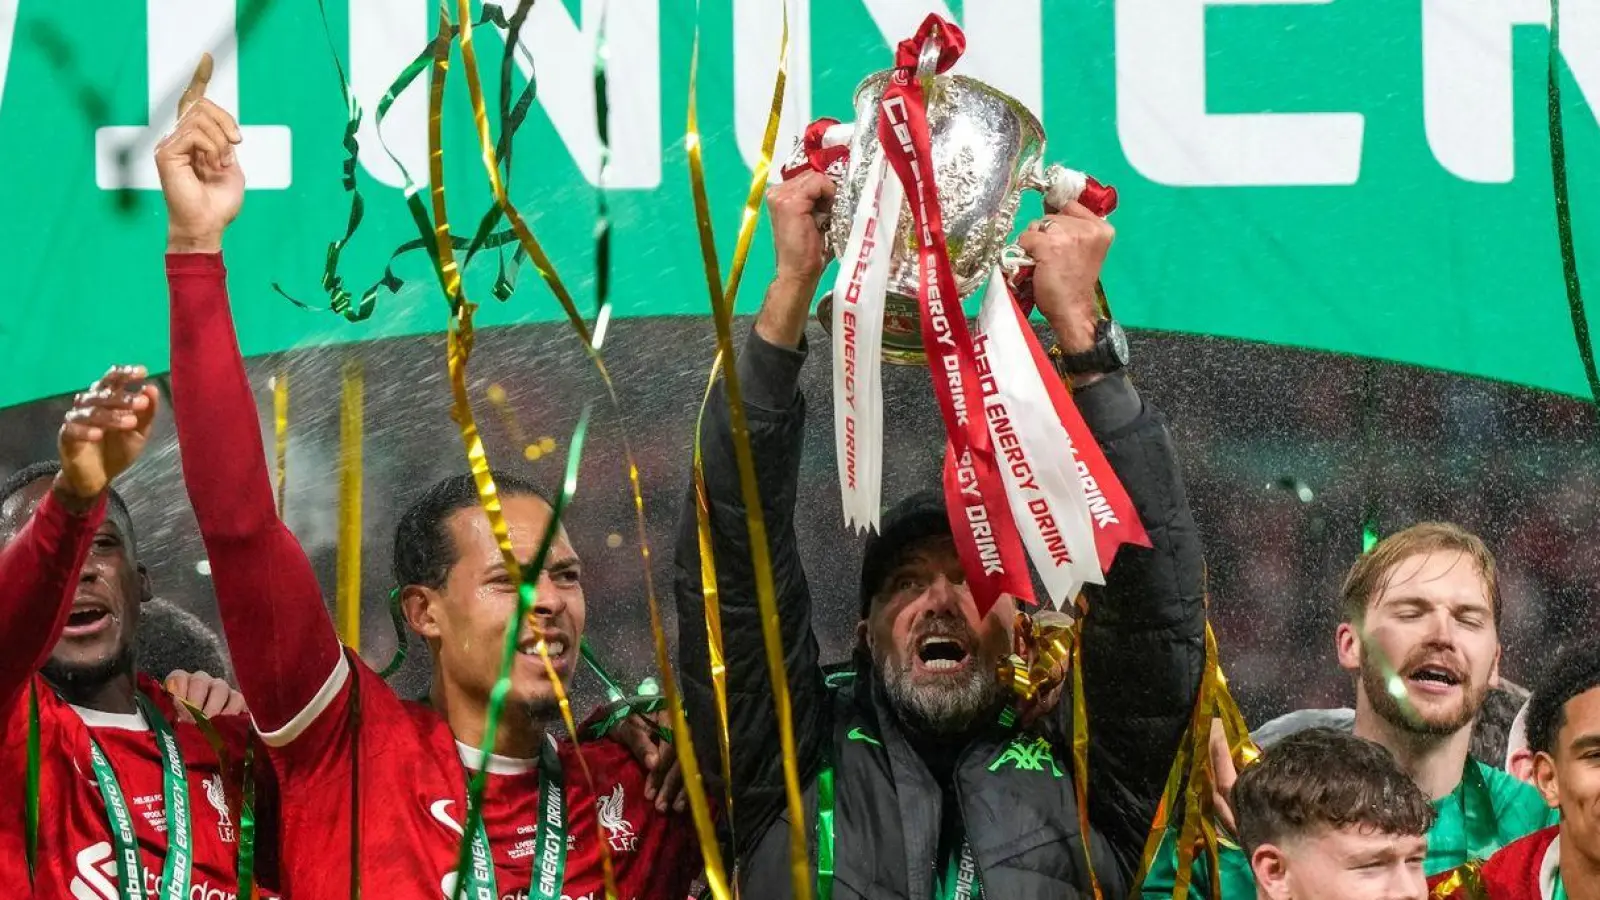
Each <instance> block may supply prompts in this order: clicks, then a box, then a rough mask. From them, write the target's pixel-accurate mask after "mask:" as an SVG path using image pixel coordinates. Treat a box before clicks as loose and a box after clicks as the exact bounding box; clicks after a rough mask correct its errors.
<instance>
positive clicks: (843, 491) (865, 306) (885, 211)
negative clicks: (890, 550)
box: [833, 153, 905, 531]
mask: <svg viewBox="0 0 1600 900" xmlns="http://www.w3.org/2000/svg"><path fill="white" fill-rule="evenodd" d="M865 165H867V166H868V169H867V176H866V181H865V182H863V184H862V186H861V195H860V197H859V198H857V200H856V210H855V217H854V219H852V222H851V226H850V240H849V243H848V244H847V245H846V247H845V251H844V255H843V256H841V257H840V259H839V277H838V280H837V281H836V282H835V283H834V287H833V436H834V447H835V452H836V456H837V458H838V461H839V491H840V496H841V498H842V499H843V504H844V523H845V527H847V528H853V529H855V530H857V531H860V530H862V529H867V530H876V529H877V527H878V511H879V507H880V505H881V502H882V490H881V488H882V473H883V382H882V377H881V372H880V366H881V364H882V362H881V351H882V348H883V308H884V295H885V291H886V288H887V286H888V282H889V265H890V261H891V257H892V255H893V251H894V230H895V226H896V225H897V224H898V222H899V214H900V204H901V201H902V200H903V199H904V196H905V192H904V189H903V188H902V187H901V185H900V182H899V180H898V179H896V178H892V177H891V178H885V177H884V175H885V174H886V171H887V164H886V163H885V161H884V158H883V154H882V153H878V154H876V155H874V156H873V158H872V159H870V160H868V161H866V162H865Z"/></svg>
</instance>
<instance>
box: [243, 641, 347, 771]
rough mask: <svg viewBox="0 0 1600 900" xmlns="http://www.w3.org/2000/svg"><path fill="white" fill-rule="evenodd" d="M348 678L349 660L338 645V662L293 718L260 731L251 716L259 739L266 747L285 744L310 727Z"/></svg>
mask: <svg viewBox="0 0 1600 900" xmlns="http://www.w3.org/2000/svg"><path fill="white" fill-rule="evenodd" d="M349 678H350V661H349V660H348V659H347V658H345V655H344V648H343V647H340V648H339V663H338V664H337V665H335V666H334V667H333V671H332V672H330V673H329V674H328V680H327V681H324V682H323V683H322V687H321V688H319V689H318V690H317V694H316V696H315V697H312V698H311V702H310V703H307V704H306V708H305V709H302V710H300V711H299V712H298V713H295V716H294V718H292V719H290V720H289V722H288V724H286V725H284V726H283V727H282V728H279V729H278V730H277V731H262V730H261V725H260V724H259V723H256V722H255V717H254V716H252V717H251V722H252V724H255V726H256V733H257V734H259V735H261V740H262V741H263V742H264V743H265V744H266V745H267V746H268V747H282V746H285V745H287V744H288V743H290V742H291V741H293V740H294V739H295V738H297V737H299V736H300V735H301V734H303V733H304V732H305V730H306V729H307V728H310V727H311V723H312V722H315V721H316V720H317V717H318V716H320V715H322V714H323V713H324V712H326V711H327V709H328V707H329V706H332V705H333V700H334V698H335V697H337V696H339V691H340V689H342V688H343V687H344V683H345V682H346V681H348V680H349Z"/></svg>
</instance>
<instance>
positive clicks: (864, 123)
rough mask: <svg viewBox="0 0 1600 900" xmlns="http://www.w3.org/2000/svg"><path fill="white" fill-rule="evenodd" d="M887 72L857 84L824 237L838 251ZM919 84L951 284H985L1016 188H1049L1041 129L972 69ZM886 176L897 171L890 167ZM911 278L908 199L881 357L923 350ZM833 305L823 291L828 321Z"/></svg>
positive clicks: (969, 287) (873, 148)
mask: <svg viewBox="0 0 1600 900" xmlns="http://www.w3.org/2000/svg"><path fill="white" fill-rule="evenodd" d="M890 74H891V73H890V72H889V71H882V72H878V73H876V74H873V75H870V76H868V77H867V78H866V79H865V80H864V81H862V82H861V84H860V86H858V87H857V88H856V94H855V111H856V124H855V127H854V130H853V133H852V135H851V138H850V164H849V168H848V169H847V170H846V173H845V176H844V180H843V182H842V183H841V184H840V185H839V190H838V192H837V193H836V195H835V198H834V204H833V211H832V214H831V215H830V217H829V223H828V228H827V233H826V235H825V238H824V240H825V242H826V244H827V246H828V250H829V251H830V252H831V253H832V254H833V255H834V256H835V257H838V256H840V255H841V254H842V253H843V252H844V249H845V245H846V244H847V243H848V242H849V240H850V226H851V221H852V218H853V216H854V214H855V209H856V204H857V202H858V200H859V199H860V196H861V189H862V186H863V184H864V183H865V182H866V179H867V171H868V166H867V163H869V162H871V161H872V160H874V159H875V158H876V156H877V154H879V153H882V152H883V149H882V147H880V146H879V143H878V105H879V102H880V101H881V100H882V98H883V92H884V89H885V88H886V87H887V85H888V83H889V77H890ZM924 84H926V85H928V93H927V97H928V106H927V109H928V130H929V134H930V136H931V139H932V145H933V164H934V173H935V174H934V180H935V182H936V188H937V192H938V197H939V206H940V208H941V210H942V211H943V217H944V232H945V242H946V246H947V247H948V249H949V253H950V265H951V269H952V270H953V271H954V274H955V278H956V286H957V290H958V291H959V292H960V294H961V297H962V298H963V299H965V298H967V297H969V296H971V295H972V294H973V293H975V292H976V291H977V290H978V288H979V287H981V286H982V285H983V283H984V281H985V280H986V279H987V278H988V277H989V275H990V273H991V272H992V271H993V269H994V265H995V263H996V262H998V261H999V260H1000V258H1001V254H1002V253H1003V252H1004V251H1005V249H1006V243H1007V241H1006V239H1007V237H1008V236H1009V235H1010V233H1011V228H1012V225H1013V223H1014V222H1015V220H1016V214H1017V206H1018V204H1019V203H1020V202H1021V200H1022V192H1023V191H1024V190H1028V189H1032V190H1039V191H1046V190H1048V189H1049V188H1050V182H1049V179H1048V178H1047V173H1045V172H1044V171H1043V169H1042V165H1041V159H1042V157H1043V154H1044V128H1043V127H1042V126H1040V124H1039V120H1038V118H1036V117H1035V116H1034V115H1033V113H1031V112H1029V111H1028V108H1027V107H1025V106H1023V105H1022V104H1021V103H1020V102H1018V101H1017V100H1016V99H1015V98H1013V97H1011V96H1010V95H1008V94H1005V93H1003V92H1001V91H999V90H996V89H995V88H993V87H990V86H989V85H987V84H984V83H983V82H981V81H978V80H977V79H975V78H969V77H967V76H964V75H939V76H936V77H932V78H930V79H927V80H926V81H925V82H924ZM1052 168H1055V167H1052ZM886 177H890V178H892V177H895V176H894V174H893V172H892V171H891V172H890V173H888V175H887V176H886ZM918 278H919V273H918V267H917V238H916V232H915V229H914V225H913V222H912V218H911V207H910V201H909V198H908V199H907V200H905V201H903V202H902V203H901V206H900V215H899V220H898V225H897V226H896V229H895V234H894V250H893V251H892V254H891V262H890V268H889V280H888V297H887V298H886V300H885V315H884V329H883V359H884V361H885V362H889V363H896V364H919V363H922V362H923V361H924V360H925V359H926V357H925V355H924V354H923V352H922V331H921V326H920V324H919V309H918V302H917V291H918ZM832 305H833V297H832V294H831V293H830V294H829V295H827V296H824V297H823V299H822V302H821V303H820V304H819V305H818V308H817V316H818V318H819V319H821V320H822V322H823V323H824V325H825V327H828V326H831V324H832Z"/></svg>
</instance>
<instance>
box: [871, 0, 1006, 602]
mask: <svg viewBox="0 0 1600 900" xmlns="http://www.w3.org/2000/svg"><path fill="white" fill-rule="evenodd" d="M930 39H936V40H938V41H939V44H938V46H939V51H940V52H939V61H938V65H937V67H936V68H937V71H940V72H943V71H945V70H946V69H948V68H949V67H950V66H952V65H954V64H955V61H956V60H957V59H959V58H960V56H961V53H962V51H963V49H964V48H965V45H966V38H965V36H964V35H962V33H961V30H960V29H959V28H957V27H956V26H955V25H953V24H951V23H949V22H946V21H945V20H943V19H941V18H939V17H938V16H936V15H930V16H928V18H927V19H926V20H924V21H923V23H922V27H921V28H919V29H918V30H917V34H916V36H915V37H913V38H911V39H910V40H906V41H902V42H901V43H900V45H899V47H898V48H897V49H896V52H895V70H894V73H893V75H892V76H891V77H890V79H889V84H888V86H887V88H886V89H885V90H884V93H883V98H882V100H881V101H880V102H879V105H878V142H879V144H880V145H881V146H882V148H883V152H884V154H885V156H887V157H888V160H889V164H890V165H891V166H893V167H894V171H895V174H896V175H897V176H898V177H899V179H900V183H901V184H902V185H903V186H904V187H905V191H906V198H907V200H908V201H909V204H910V207H911V215H912V219H913V221H914V223H915V227H916V235H917V264H918V269H919V276H920V277H919V290H918V298H917V299H918V303H919V309H920V313H921V324H922V344H923V349H924V350H925V351H926V352H927V354H928V365H929V368H930V369H931V370H932V372H933V384H934V394H935V395H936V396H937V397H938V400H939V410H940V413H941V415H942V416H943V418H944V424H945V433H946V435H947V436H948V439H949V440H948V442H947V444H946V446H945V466H944V491H945V505H946V508H947V509H948V510H949V514H950V524H951V529H952V532H953V533H954V537H955V544H956V552H957V553H958V555H959V556H960V557H961V563H962V567H963V569H964V571H965V573H966V576H967V583H968V584H969V585H970V586H971V589H972V596H973V600H974V602H975V603H976V605H977V607H978V613H979V615H986V614H987V613H988V611H989V609H990V608H991V607H992V606H994V604H995V602H996V601H997V600H999V599H1000V597H1001V595H1003V594H1010V595H1011V596H1013V597H1015V598H1017V599H1019V600H1022V601H1029V602H1031V600H1032V596H1033V585H1032V581H1031V579H1030V578H1029V577H1028V571H1027V561H1026V559H1027V558H1026V555H1025V553H1024V551H1023V548H1022V541H1021V538H1020V537H1019V536H1018V534H1017V527H1016V523H1015V521H1014V520H1013V518H1012V515H1011V508H1010V504H1009V503H1008V502H1007V499H1006V491H1005V482H1004V480H1003V479H1002V478H1001V475H1000V472H999V471H998V469H997V467H996V465H995V455H994V447H993V444H992V442H991V441H990V435H989V429H988V427H987V425H986V424H985V420H984V416H983V395H982V393H981V389H980V387H979V384H978V372H977V367H976V364H975V362H974V354H973V347H972V337H971V335H970V334H968V332H967V322H966V317H965V314H964V313H963V312H962V310H961V295H960V294H959V293H958V291H957V289H956V279H955V275H954V273H953V272H952V271H951V268H950V256H949V250H948V248H947V246H946V243H945V234H944V221H943V215H942V211H941V210H940V208H939V198H938V193H937V189H936V185H935V181H934V164H933V150H932V141H931V138H930V135H929V130H928V118H927V106H926V103H927V98H926V97H924V96H923V92H922V85H921V83H920V81H919V79H918V76H917V61H918V58H919V57H920V56H921V53H922V49H923V47H924V45H925V44H926V43H927V42H928V41H929V40H930Z"/></svg>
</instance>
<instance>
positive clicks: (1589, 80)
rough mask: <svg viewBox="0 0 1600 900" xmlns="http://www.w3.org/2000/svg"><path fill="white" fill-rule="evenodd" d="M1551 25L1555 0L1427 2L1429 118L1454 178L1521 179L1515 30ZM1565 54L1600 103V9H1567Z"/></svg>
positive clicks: (1439, 155)
mask: <svg viewBox="0 0 1600 900" xmlns="http://www.w3.org/2000/svg"><path fill="white" fill-rule="evenodd" d="M1549 23H1550V0H1471V2H1470V3H1462V2H1459V0H1422V115H1423V120H1424V123H1425V126H1426V129H1427V134H1428V146H1429V147H1430V148H1431V149H1432V150H1433V155H1434V158H1436V159H1438V160H1439V165H1441V166H1444V167H1445V169H1447V170H1448V171H1449V172H1450V174H1452V175H1455V176H1456V177H1457V178H1460V179H1463V180H1465V181H1480V182H1486V183H1499V182H1507V181H1510V180H1511V179H1512V177H1513V176H1515V175H1516V169H1517V163H1516V146H1515V141H1514V137H1513V136H1514V133H1515V130H1514V128H1513V122H1514V116H1513V114H1512V98H1511V92H1512V79H1511V30H1512V29H1513V28H1514V27H1515V26H1518V25H1532V26H1540V27H1541V28H1542V27H1543V26H1547V25H1549ZM1561 49H1562V51H1563V53H1564V54H1565V56H1566V60H1567V66H1568V68H1570V69H1571V70H1572V76H1573V79H1574V80H1576V81H1577V83H1578V87H1579V89H1580V90H1581V91H1582V92H1583V94H1584V97H1585V98H1586V99H1587V100H1588V101H1589V104H1590V106H1591V107H1593V106H1595V105H1596V104H1600V4H1596V3H1568V4H1566V5H1565V6H1563V7H1562V9H1561ZM1543 55H1544V54H1543V51H1540V57H1541V59H1542V58H1543ZM1544 99H1545V97H1544V92H1543V91H1540V92H1539V94H1538V95H1537V96H1536V97H1524V98H1523V102H1524V103H1532V104H1535V105H1538V106H1540V107H1541V109H1542V107H1543V103H1544ZM1567 105H1568V106H1569V107H1570V106H1571V105H1572V101H1571V100H1568V101H1567ZM1543 115H1544V114H1543V112H1541V113H1540V117H1541V118H1542V117H1543ZM1541 152H1542V151H1541Z"/></svg>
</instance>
